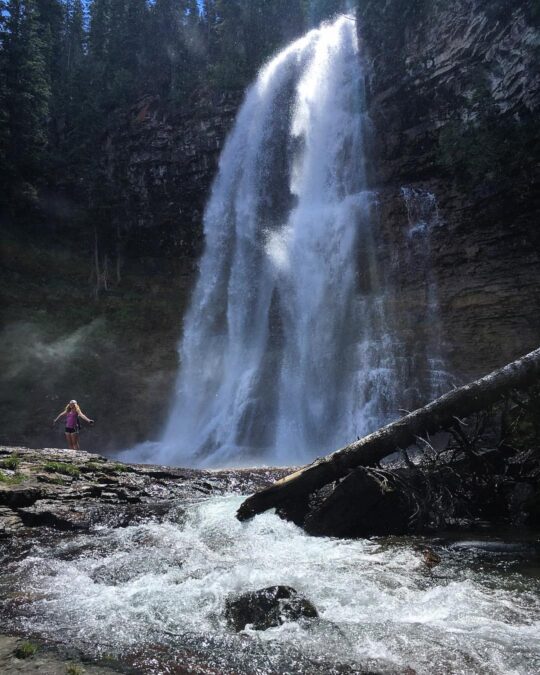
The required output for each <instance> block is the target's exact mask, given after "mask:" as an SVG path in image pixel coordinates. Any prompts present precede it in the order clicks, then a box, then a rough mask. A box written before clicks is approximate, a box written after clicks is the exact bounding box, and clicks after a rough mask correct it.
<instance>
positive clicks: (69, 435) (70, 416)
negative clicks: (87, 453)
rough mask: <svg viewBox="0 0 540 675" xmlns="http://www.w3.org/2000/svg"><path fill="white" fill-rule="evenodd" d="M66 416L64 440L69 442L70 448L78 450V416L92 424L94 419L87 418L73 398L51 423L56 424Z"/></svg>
mask: <svg viewBox="0 0 540 675" xmlns="http://www.w3.org/2000/svg"><path fill="white" fill-rule="evenodd" d="M64 415H65V416H66V429H65V432H66V440H67V442H68V443H69V447H70V449H71V450H80V447H79V428H80V425H79V417H80V418H81V419H82V420H84V421H85V422H88V424H94V420H91V419H89V418H88V417H86V415H85V414H84V413H83V412H82V410H81V409H80V408H79V404H78V403H77V401H75V399H72V400H71V401H70V402H69V403H68V404H67V406H66V409H65V410H63V411H62V412H61V413H60V414H59V415H58V417H57V418H56V419H55V420H54V422H53V424H56V422H58V420H59V419H60V418H61V417H64Z"/></svg>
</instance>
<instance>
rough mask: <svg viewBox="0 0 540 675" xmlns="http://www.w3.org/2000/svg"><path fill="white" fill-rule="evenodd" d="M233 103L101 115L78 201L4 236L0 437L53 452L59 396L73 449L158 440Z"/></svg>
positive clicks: (229, 98)
mask: <svg viewBox="0 0 540 675" xmlns="http://www.w3.org/2000/svg"><path fill="white" fill-rule="evenodd" d="M239 100H240V94H236V95H235V94H220V95H217V94H216V95H212V94H209V93H208V92H204V91H202V92H201V91H200V92H198V93H197V95H195V96H194V97H193V99H192V100H191V101H189V102H187V103H186V105H185V106H184V107H183V108H182V109H171V107H170V106H166V105H165V104H163V103H162V102H161V101H160V100H159V99H158V98H145V99H142V100H141V101H140V102H139V103H138V104H137V105H136V106H135V107H133V108H131V109H129V110H127V111H117V112H116V113H114V114H111V117H110V120H109V124H108V126H107V129H106V130H104V134H103V138H102V147H103V151H102V168H101V175H100V176H99V177H98V179H97V180H96V181H95V182H96V184H97V189H96V190H95V192H94V193H93V194H92V195H90V203H88V202H86V201H84V199H79V200H77V199H76V198H74V197H71V198H70V200H69V201H68V200H65V204H66V206H65V208H64V217H63V218H60V217H56V218H51V219H49V220H47V221H46V222H44V223H42V224H40V227H34V228H33V230H32V231H31V232H30V231H29V230H28V228H23V227H16V226H15V227H11V228H7V230H6V237H5V239H4V245H5V247H4V250H5V253H6V256H5V265H4V266H3V269H2V272H1V274H2V282H3V283H2V288H3V292H4V296H5V303H4V306H5V311H4V316H3V318H4V330H3V331H2V333H1V334H0V359H1V366H2V368H1V373H2V374H1V379H2V391H3V393H4V395H3V396H2V400H1V401H0V407H1V412H2V419H3V420H4V424H3V428H2V432H1V434H0V435H1V437H2V439H3V440H5V441H6V442H18V443H21V444H27V445H39V446H43V445H51V446H58V445H60V446H62V445H63V444H64V443H65V441H64V439H63V429H62V425H61V424H60V423H59V424H58V425H57V426H56V429H54V430H53V429H51V421H52V419H53V418H54V417H55V416H56V415H57V414H58V412H59V411H60V410H61V409H62V407H63V406H64V405H65V403H66V402H67V401H68V400H70V399H71V398H76V399H77V400H78V401H79V403H80V404H81V406H82V409H83V411H84V412H86V414H87V415H89V416H91V417H93V418H95V419H96V425H95V426H94V427H92V429H91V430H89V431H88V432H84V433H83V434H82V438H81V443H82V447H85V448H100V450H102V451H103V450H105V451H106V450H107V449H113V448H116V449H118V448H122V447H129V446H131V445H133V444H135V443H137V442H139V441H143V440H145V439H147V438H148V437H149V436H151V435H156V434H158V433H159V427H160V425H161V424H162V423H163V421H164V420H165V419H166V416H167V412H168V407H169V404H168V401H169V399H170V395H171V391H172V388H173V384H174V380H175V377H176V373H177V371H178V358H177V349H176V347H177V344H178V340H179V337H180V334H181V317H182V315H183V313H184V312H185V309H186V306H187V303H188V301H189V295H190V290H191V287H192V285H193V281H194V279H195V276H196V270H197V260H198V258H199V256H200V253H201V250H202V243H203V233H202V212H203V209H204V204H205V201H206V199H207V197H208V192H209V189H210V185H211V182H212V179H213V177H214V174H215V171H216V167H217V161H218V158H219V154H220V151H221V148H222V145H223V142H224V139H225V136H226V134H227V131H228V129H229V128H230V126H231V124H232V122H233V120H234V115H235V112H236V109H237V106H238V104H239Z"/></svg>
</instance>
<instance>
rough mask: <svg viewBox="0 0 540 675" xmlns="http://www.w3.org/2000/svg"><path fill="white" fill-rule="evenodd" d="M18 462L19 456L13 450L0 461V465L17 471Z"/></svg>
mask: <svg viewBox="0 0 540 675" xmlns="http://www.w3.org/2000/svg"><path fill="white" fill-rule="evenodd" d="M20 463H21V458H20V457H19V455H18V454H17V453H16V452H14V453H13V454H12V455H10V456H9V457H6V458H5V459H3V460H1V461H0V467H2V468H4V469H10V470H11V471H17V470H18V468H19V464H20Z"/></svg>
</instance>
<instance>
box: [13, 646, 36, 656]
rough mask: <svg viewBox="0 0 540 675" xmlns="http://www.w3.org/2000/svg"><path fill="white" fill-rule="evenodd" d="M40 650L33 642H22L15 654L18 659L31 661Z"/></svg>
mask: <svg viewBox="0 0 540 675" xmlns="http://www.w3.org/2000/svg"><path fill="white" fill-rule="evenodd" d="M38 649H39V647H38V646H37V645H36V644H34V643H33V642H21V644H20V645H18V646H17V648H16V649H15V652H14V654H15V656H16V657H17V658H18V659H29V658H30V657H31V656H34V654H35V653H36V652H37V650H38Z"/></svg>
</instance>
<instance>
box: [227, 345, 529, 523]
mask: <svg viewBox="0 0 540 675" xmlns="http://www.w3.org/2000/svg"><path fill="white" fill-rule="evenodd" d="M538 380H540V348H539V349H536V350H535V351H533V352H530V353H529V354H526V355H525V356H523V357H522V358H520V359H517V361H513V362H512V363H510V364H508V365H506V366H504V368H501V369H500V370H495V371H494V372H492V373H490V374H489V375H486V376H485V377H482V378H481V379H479V380H475V381H474V382H471V383H469V384H466V385H464V386H463V387H459V388H457V389H454V390H453V391H450V392H449V393H447V394H444V396H441V397H440V398H438V399H435V401H432V402H431V403H429V404H428V405H426V406H424V407H423V408H418V410H414V411H413V412H411V413H409V414H407V415H405V416H404V417H402V418H401V419H399V420H396V421H395V422H392V423H391V424H388V425H387V426H385V427H382V428H381V429H379V430H378V431H375V432H374V433H372V434H369V436H365V437H364V438H362V439H360V440H358V441H355V442H354V443H351V444H350V445H347V446H345V447H344V448H341V449H340V450H336V452H333V453H332V454H331V455H328V456H327V457H323V458H321V459H317V460H316V461H315V462H313V463H312V464H309V465H308V466H306V467H304V468H302V469H300V470H299V471H296V472H295V473H293V474H291V475H290V476H286V477H285V478H282V479H281V480H279V481H276V482H275V483H274V484H273V485H271V486H270V487H268V488H265V489H264V490H261V491H260V492H257V493H256V494H254V495H252V496H251V497H248V499H246V500H245V501H244V502H243V503H242V505H241V506H240V508H239V509H238V512H237V514H236V515H237V518H238V519H239V520H248V519H249V518H252V517H253V516H254V515H256V514H257V513H262V512H263V511H266V510H267V509H270V508H273V507H278V506H280V505H282V504H284V503H286V502H287V501H290V500H291V499H297V498H299V497H304V496H306V495H308V494H310V493H312V492H314V491H315V490H318V489H319V488H321V487H322V486H323V485H326V484H327V483H331V482H332V481H335V480H337V479H339V478H342V477H343V476H345V475H347V474H348V473H349V471H350V470H351V469H353V468H354V467H357V466H372V465H374V464H376V463H377V462H378V461H379V460H381V459H383V458H384V457H386V456H387V455H390V454H392V453H393V452H396V451H397V450H400V449H405V448H407V447H409V446H410V445H412V444H413V443H415V441H416V440H417V439H418V438H419V437H421V436H423V435H426V434H432V433H435V432H437V431H443V430H446V429H449V428H451V427H453V426H455V424H456V420H458V419H459V418H460V417H467V416H469V415H471V414H473V413H475V412H479V411H480V410H482V409H484V408H488V407H489V406H491V405H492V404H493V403H495V402H496V401H498V400H499V399H500V398H502V397H503V396H504V395H505V394H506V393H508V392H510V391H511V390H512V389H526V388H527V387H529V386H530V385H531V384H533V383H535V382H536V381H538Z"/></svg>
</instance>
